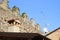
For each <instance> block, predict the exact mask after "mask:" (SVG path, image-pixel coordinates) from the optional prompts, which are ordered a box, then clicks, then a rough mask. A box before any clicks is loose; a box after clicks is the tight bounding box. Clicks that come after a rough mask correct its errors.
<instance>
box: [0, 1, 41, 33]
mask: <svg viewBox="0 0 60 40" xmlns="http://www.w3.org/2000/svg"><path fill="white" fill-rule="evenodd" d="M7 1H8V0H3V2H1V3H0V31H1V32H21V33H24V32H25V33H39V34H42V32H41V30H40V26H39V25H35V24H34V20H33V19H31V20H30V21H29V20H28V16H27V15H26V14H25V13H24V14H23V16H20V11H19V9H18V8H17V7H13V8H12V10H11V9H9V8H8V5H7V4H8V2H7Z"/></svg>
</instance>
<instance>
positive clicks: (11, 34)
mask: <svg viewBox="0 0 60 40" xmlns="http://www.w3.org/2000/svg"><path fill="white" fill-rule="evenodd" d="M0 37H10V38H11V37H12V38H21V37H22V38H33V39H36V38H37V39H43V38H44V39H45V40H50V39H48V38H46V37H44V36H43V35H41V34H38V33H19V32H0Z"/></svg>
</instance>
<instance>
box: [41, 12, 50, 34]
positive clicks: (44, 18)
mask: <svg viewBox="0 0 60 40" xmlns="http://www.w3.org/2000/svg"><path fill="white" fill-rule="evenodd" d="M41 14H42V16H43V22H44V27H45V28H44V29H43V30H44V32H45V34H48V33H49V31H48V29H47V27H48V26H49V25H50V24H47V23H46V21H45V20H46V16H45V15H44V14H43V11H42V12H41Z"/></svg>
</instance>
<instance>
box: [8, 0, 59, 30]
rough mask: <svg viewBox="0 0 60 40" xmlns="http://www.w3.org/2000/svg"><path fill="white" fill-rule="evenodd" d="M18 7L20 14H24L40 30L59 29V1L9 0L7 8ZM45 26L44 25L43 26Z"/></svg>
mask: <svg viewBox="0 0 60 40" xmlns="http://www.w3.org/2000/svg"><path fill="white" fill-rule="evenodd" d="M14 5H16V6H17V7H19V9H20V14H22V13H23V12H26V13H27V14H28V17H29V19H30V18H34V20H35V23H39V24H40V26H41V28H42V29H43V28H45V27H47V28H48V30H50V31H53V30H55V29H56V28H58V27H60V0H9V7H10V8H12V7H13V6H14ZM45 24H46V25H45Z"/></svg>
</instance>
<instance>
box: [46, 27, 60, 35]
mask: <svg viewBox="0 0 60 40" xmlns="http://www.w3.org/2000/svg"><path fill="white" fill-rule="evenodd" d="M59 29H60V27H59V28H57V29H55V30H54V31H52V32H50V33H49V34H47V35H46V36H48V35H50V34H52V33H54V32H55V31H57V30H59Z"/></svg>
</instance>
